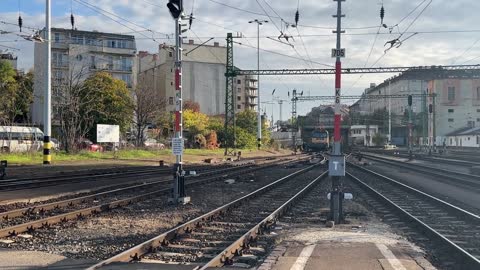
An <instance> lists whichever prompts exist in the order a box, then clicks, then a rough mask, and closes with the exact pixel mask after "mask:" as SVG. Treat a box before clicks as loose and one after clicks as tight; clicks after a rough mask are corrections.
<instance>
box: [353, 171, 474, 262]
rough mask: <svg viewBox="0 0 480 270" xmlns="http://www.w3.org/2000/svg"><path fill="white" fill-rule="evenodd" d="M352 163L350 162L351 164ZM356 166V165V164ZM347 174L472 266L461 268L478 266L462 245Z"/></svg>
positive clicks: (442, 202)
mask: <svg viewBox="0 0 480 270" xmlns="http://www.w3.org/2000/svg"><path fill="white" fill-rule="evenodd" d="M351 165H352V164H351ZM357 167H358V166H357ZM361 169H362V170H367V169H364V168H361ZM367 171H369V172H371V173H374V174H375V175H377V176H379V177H382V178H383V179H385V180H388V181H390V182H392V183H395V184H399V185H401V186H402V187H405V188H408V189H409V190H411V191H414V192H416V193H417V194H421V195H422V196H426V197H428V198H429V199H434V200H435V201H437V202H439V203H441V204H442V205H445V206H447V207H449V208H452V209H456V210H459V211H461V213H463V214H468V215H470V216H471V217H473V218H476V219H478V218H479V217H478V216H477V215H475V214H472V213H470V212H468V211H465V210H463V209H461V208H459V207H456V206H454V205H451V204H449V203H447V202H444V201H442V200H440V199H437V198H435V197H433V196H431V195H428V194H426V193H424V192H421V191H419V190H416V189H414V188H411V187H408V186H406V185H404V184H402V183H399V182H397V181H395V180H393V179H390V178H388V177H386V176H383V175H380V174H377V173H375V172H372V171H370V170H367ZM347 176H349V177H350V178H351V179H353V180H354V181H355V182H357V183H358V184H360V185H361V186H363V187H364V188H365V189H366V190H367V191H369V192H370V193H372V194H373V195H375V196H376V197H378V198H380V199H381V200H382V201H383V202H385V203H386V204H387V205H390V207H393V208H394V209H395V210H397V211H398V212H400V213H401V214H402V215H403V216H405V217H406V218H407V219H409V220H410V221H412V222H413V223H414V224H416V225H418V226H420V227H421V228H422V230H423V231H425V232H426V233H428V234H429V235H430V236H431V237H433V238H436V239H438V240H440V241H441V242H443V243H444V244H446V245H447V246H448V247H450V248H451V249H452V250H453V251H455V252H456V253H457V254H459V255H460V256H462V258H463V260H459V261H461V262H462V263H463V264H464V265H463V266H466V267H473V268H462V269H478V267H479V266H480V260H479V259H477V258H476V257H474V256H473V255H471V254H470V253H468V252H467V251H466V250H464V249H463V248H462V247H460V246H459V245H457V244H455V243H454V242H452V241H450V240H449V239H448V238H447V237H445V236H444V235H442V234H441V233H440V232H438V231H436V230H435V229H434V228H432V227H431V226H429V225H428V224H426V223H425V222H423V221H421V220H420V219H418V218H417V217H415V216H414V215H412V214H410V213H409V212H408V211H407V210H405V209H403V208H402V207H400V206H399V205H397V204H396V203H394V202H393V201H392V200H390V199H388V198H387V197H386V196H384V195H383V194H381V193H380V192H378V191H377V190H375V189H374V188H372V187H370V186H369V185H367V184H366V183H364V182H363V181H362V180H360V179H359V178H357V177H355V176H354V175H352V174H351V173H348V172H347Z"/></svg>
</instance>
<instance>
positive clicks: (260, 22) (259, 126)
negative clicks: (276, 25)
mask: <svg viewBox="0 0 480 270" xmlns="http://www.w3.org/2000/svg"><path fill="white" fill-rule="evenodd" d="M248 23H256V24H257V96H258V97H257V103H258V107H257V118H258V119H257V121H258V123H257V143H258V149H260V146H261V145H262V114H261V112H260V25H263V24H264V23H268V21H265V20H258V19H255V20H253V21H249V22H248Z"/></svg>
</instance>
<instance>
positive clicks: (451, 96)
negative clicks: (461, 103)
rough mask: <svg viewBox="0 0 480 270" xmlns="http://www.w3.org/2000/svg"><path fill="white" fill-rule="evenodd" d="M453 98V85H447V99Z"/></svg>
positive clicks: (451, 99)
mask: <svg viewBox="0 0 480 270" xmlns="http://www.w3.org/2000/svg"><path fill="white" fill-rule="evenodd" d="M454 100H455V87H453V86H449V87H448V101H454Z"/></svg>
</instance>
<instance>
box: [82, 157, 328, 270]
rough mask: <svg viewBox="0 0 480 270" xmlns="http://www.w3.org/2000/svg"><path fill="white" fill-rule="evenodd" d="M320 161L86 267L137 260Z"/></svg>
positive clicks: (92, 267) (92, 269)
mask: <svg viewBox="0 0 480 270" xmlns="http://www.w3.org/2000/svg"><path fill="white" fill-rule="evenodd" d="M319 165H320V163H318V164H314V165H311V166H309V167H307V168H304V169H301V170H298V171H296V172H294V173H291V174H289V175H287V176H284V177H282V178H280V179H278V180H276V181H274V182H272V183H270V184H268V185H266V186H263V187H261V188H259V189H257V190H256V191H253V192H251V193H249V194H247V195H245V196H242V197H241V198H238V199H236V200H234V201H232V202H230V203H227V204H225V205H223V206H220V207H218V208H216V209H214V210H212V211H210V212H208V213H206V214H203V215H201V216H199V217H196V218H194V219H192V220H190V221H188V222H186V223H184V224H181V225H179V226H177V227H175V228H173V229H170V230H169V231H167V232H164V233H162V234H160V235H158V236H156V237H154V238H152V239H150V240H147V241H145V242H143V243H141V244H139V245H137V246H135V247H133V248H130V249H128V250H126V251H124V252H122V253H119V254H117V255H115V256H113V257H111V258H109V259H107V260H104V261H102V262H99V263H97V264H95V265H93V266H91V267H89V268H88V270H94V269H99V268H100V267H103V266H105V265H108V264H110V263H114V262H131V261H138V260H140V259H141V258H142V257H143V256H144V255H145V254H147V253H150V252H152V251H153V250H155V248H157V247H159V246H162V245H166V244H167V243H168V242H169V241H171V240H172V239H174V238H175V237H177V236H178V235H181V234H185V233H187V232H190V231H192V230H193V229H194V228H195V227H196V226H197V225H199V224H201V223H202V222H203V221H204V220H207V219H211V218H213V217H215V216H218V215H221V214H222V213H225V212H227V211H229V210H230V209H232V208H235V207H237V206H238V205H241V204H242V203H243V202H244V201H246V200H248V199H251V198H253V197H256V196H258V195H260V194H262V193H264V192H265V191H267V190H270V189H271V188H273V187H275V186H277V185H278V184H280V183H283V182H284V181H286V180H288V179H291V178H293V177H295V176H297V175H300V174H303V173H305V172H307V171H310V170H312V169H313V168H314V167H316V166H319Z"/></svg>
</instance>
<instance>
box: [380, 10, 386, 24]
mask: <svg viewBox="0 0 480 270" xmlns="http://www.w3.org/2000/svg"><path fill="white" fill-rule="evenodd" d="M383 18H385V9H384V8H383V6H382V8H380V19H381V20H382V22H383Z"/></svg>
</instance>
